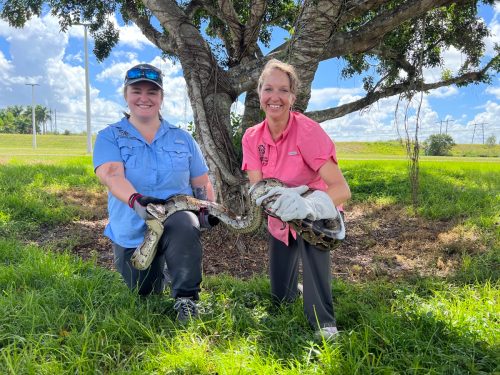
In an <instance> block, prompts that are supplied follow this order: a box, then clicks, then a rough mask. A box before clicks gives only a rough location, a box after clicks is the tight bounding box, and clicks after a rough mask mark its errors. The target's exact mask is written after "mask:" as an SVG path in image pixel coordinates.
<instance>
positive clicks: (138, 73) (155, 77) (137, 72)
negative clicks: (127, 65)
mask: <svg viewBox="0 0 500 375" xmlns="http://www.w3.org/2000/svg"><path fill="white" fill-rule="evenodd" d="M126 78H127V79H137V78H147V79H150V80H152V81H156V82H158V83H160V84H161V83H162V79H161V73H160V72H157V71H156V70H153V69H140V68H133V69H130V70H129V71H127V76H126Z"/></svg>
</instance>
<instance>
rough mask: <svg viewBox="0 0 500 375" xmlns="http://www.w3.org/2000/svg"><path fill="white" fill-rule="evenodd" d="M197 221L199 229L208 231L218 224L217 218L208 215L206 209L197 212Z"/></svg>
mask: <svg viewBox="0 0 500 375" xmlns="http://www.w3.org/2000/svg"><path fill="white" fill-rule="evenodd" d="M198 220H199V221H200V227H201V228H205V229H210V228H212V227H215V226H216V225H217V224H219V223H220V220H219V218H217V217H215V216H213V215H210V214H209V213H208V211H207V209H206V208H202V209H201V210H200V211H199V212H198Z"/></svg>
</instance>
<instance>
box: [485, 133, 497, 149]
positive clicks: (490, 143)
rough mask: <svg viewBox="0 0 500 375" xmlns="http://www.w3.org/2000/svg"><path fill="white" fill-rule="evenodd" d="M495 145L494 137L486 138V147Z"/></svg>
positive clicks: (495, 139) (495, 138)
mask: <svg viewBox="0 0 500 375" xmlns="http://www.w3.org/2000/svg"><path fill="white" fill-rule="evenodd" d="M496 143H497V137H495V136H494V135H490V136H489V137H488V138H486V145H488V146H489V147H494V146H495V145H496Z"/></svg>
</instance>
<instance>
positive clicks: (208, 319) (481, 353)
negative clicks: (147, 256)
mask: <svg viewBox="0 0 500 375" xmlns="http://www.w3.org/2000/svg"><path fill="white" fill-rule="evenodd" d="M85 142H86V137H85V136H63V135H60V136H39V137H38V146H39V147H38V148H37V149H36V150H33V149H31V138H30V137H29V136H16V135H4V134H2V135H0V193H1V194H0V373H2V374H75V373H80V374H100V373H104V374H139V373H140V374H143V373H145V374H339V375H345V374H497V373H499V372H500V362H499V358H500V345H499V344H500V329H499V324H498V322H499V317H500V316H499V314H500V303H499V298H500V283H499V279H498V276H499V270H500V267H499V265H500V230H499V223H500V216H499V213H500V163H498V159H497V158H486V157H480V153H481V152H482V151H481V150H480V149H477V150H476V151H471V156H470V157H467V158H459V157H454V158H449V159H446V162H444V161H443V160H442V158H425V159H424V160H423V161H422V163H421V191H420V196H419V198H420V205H419V207H418V209H417V210H416V212H414V211H413V209H412V208H411V204H410V197H409V187H408V183H407V177H406V176H407V172H406V161H405V160H404V153H403V152H402V151H401V149H400V147H399V146H398V144H397V143H391V142H388V143H386V142H383V143H366V144H363V143H359V144H358V143H345V144H344V143H340V144H338V152H339V157H340V159H341V160H342V169H343V171H344V173H345V176H346V179H347V180H348V182H349V184H350V186H351V189H352V193H353V199H352V202H351V203H350V205H352V206H357V205H368V204H370V205H375V206H377V205H379V206H380V207H383V209H384V210H386V211H387V210H391V209H392V208H394V209H395V208H396V207H406V208H407V210H408V212H409V213H410V214H411V215H416V217H418V218H421V219H422V220H425V221H426V222H427V223H428V225H433V223H435V221H433V220H440V221H439V222H450V223H453V225H455V226H456V228H460V230H461V231H464V232H467V234H471V238H472V240H471V241H473V242H470V243H466V244H465V245H464V246H463V247H460V248H458V249H457V248H454V249H442V251H443V254H444V253H446V252H450V251H454V252H455V254H456V255H457V258H458V259H459V264H458V265H457V267H456V270H455V271H454V272H453V273H452V274H450V275H448V276H446V277H436V276H432V277H431V276H420V275H417V274H408V275H407V276H406V277H403V278H399V279H388V278H386V277H383V276H381V277H376V278H371V279H365V280H362V281H359V282H353V281H349V280H347V279H336V280H335V281H334V282H333V284H332V288H333V293H334V303H335V308H336V313H337V319H338V324H339V327H340V329H341V330H342V333H341V335H340V337H339V338H338V340H336V341H335V342H324V341H320V340H317V339H315V337H314V334H313V331H311V330H310V328H309V327H308V326H307V323H306V321H305V318H304V316H303V312H302V302H301V301H296V302H294V303H293V304H290V305H287V306H283V307H276V306H273V305H272V304H271V301H270V293H269V282H268V279H267V277H266V276H265V275H261V276H256V277H254V278H252V279H250V280H240V279H237V278H234V277H229V276H227V275H218V276H210V277H206V278H205V279H204V281H203V290H202V293H201V308H202V312H203V313H202V315H201V318H200V319H199V320H196V321H193V322H190V323H189V324H187V325H185V326H182V325H179V324H178V323H177V322H176V320H175V317H174V315H173V312H172V306H173V300H171V299H170V298H169V297H168V295H164V296H152V297H148V298H140V297H138V296H136V295H135V294H134V293H132V292H130V291H128V290H127V288H126V287H125V286H124V284H123V282H122V281H121V280H120V277H119V275H118V274H117V273H115V272H113V271H110V270H108V269H105V268H102V267H100V266H98V265H97V264H96V262H95V261H83V260H82V259H80V258H78V257H77V256H75V255H74V254H73V253H71V252H70V251H69V250H68V251H67V252H63V253H61V252H60V251H58V250H60V249H55V248H53V247H51V245H40V244H39V243H38V242H37V241H36V239H37V237H42V236H45V237H46V236H49V235H50V233H56V232H58V231H59V230H61V228H63V227H64V226H66V225H68V224H69V223H71V222H73V221H76V220H85V221H92V220H95V218H94V215H95V213H94V212H93V210H94V209H95V204H96V203H95V202H94V201H93V199H94V198H95V197H96V196H100V195H104V194H105V192H104V188H103V187H102V186H101V185H100V184H99V183H98V181H97V179H96V178H95V175H94V173H93V170H92V165H91V160H90V156H89V155H86V146H85V145H86V143H85ZM474 147H476V146H474ZM397 150H399V151H397ZM454 152H455V151H454ZM393 157H394V158H395V159H399V160H392V158H393ZM465 161H467V162H465ZM75 194H78V198H79V199H80V201H81V200H83V201H84V202H86V203H87V204H85V205H82V204H80V203H79V202H80V201H78V200H69V199H67V198H66V199H63V198H64V197H68V196H75ZM367 225H369V223H367ZM72 241H73V240H72ZM71 245H72V246H74V244H71ZM469 245H470V246H471V248H468V247H467V246H469ZM475 245H478V246H477V248H481V249H484V250H482V251H480V252H478V251H476V250H474V249H476V246H475ZM479 245H480V246H479ZM69 246H70V244H68V248H69Z"/></svg>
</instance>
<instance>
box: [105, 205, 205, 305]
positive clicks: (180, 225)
mask: <svg viewBox="0 0 500 375" xmlns="http://www.w3.org/2000/svg"><path fill="white" fill-rule="evenodd" d="M164 226H165V231H164V232H163V235H162V237H161V239H160V242H159V243H158V251H157V253H156V256H155V258H154V259H153V262H152V263H151V265H150V266H149V268H147V269H145V270H143V271H139V270H137V269H136V268H134V267H133V266H132V264H131V263H130V258H131V257H132V254H133V253H134V251H135V248H124V247H121V246H119V245H117V244H114V243H113V245H112V246H113V252H114V256H115V267H116V269H117V271H118V272H120V274H121V275H122V277H123V280H124V281H125V283H126V284H127V286H128V287H129V288H130V289H137V292H138V293H139V294H140V295H147V294H150V293H162V292H163V290H164V288H165V274H164V269H165V263H166V265H167V268H168V272H169V276H170V279H171V289H172V296H173V297H174V298H177V297H192V298H193V299H195V300H197V299H198V292H199V291H200V284H201V278H202V276H201V273H202V271H201V259H202V248H201V241H200V226H199V222H198V218H197V217H196V215H195V214H193V213H192V212H189V211H179V212H176V213H175V214H173V215H172V216H170V217H169V218H168V219H167V220H166V221H165V224H164Z"/></svg>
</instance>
